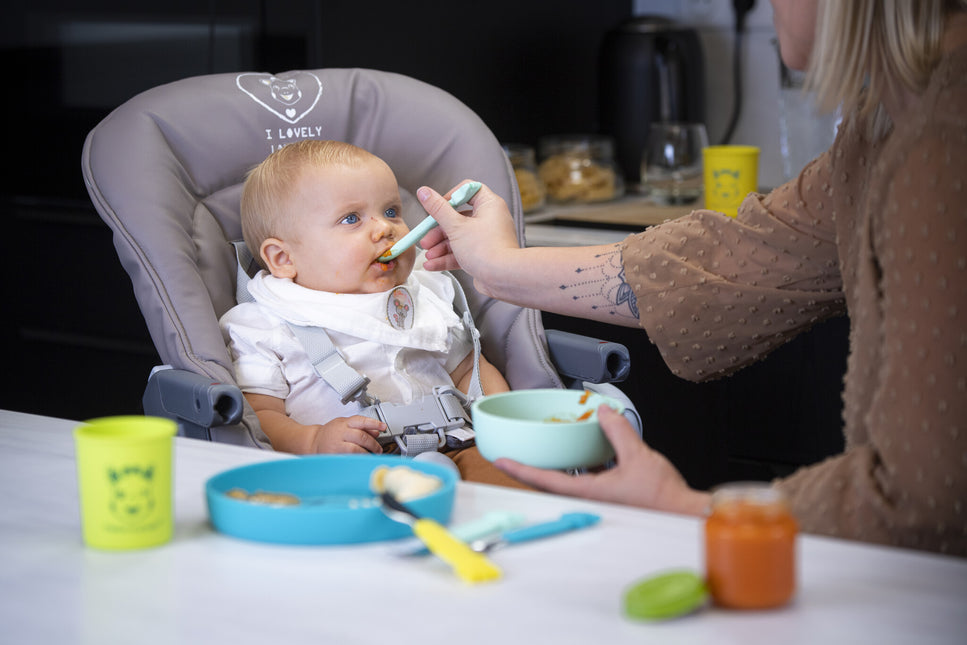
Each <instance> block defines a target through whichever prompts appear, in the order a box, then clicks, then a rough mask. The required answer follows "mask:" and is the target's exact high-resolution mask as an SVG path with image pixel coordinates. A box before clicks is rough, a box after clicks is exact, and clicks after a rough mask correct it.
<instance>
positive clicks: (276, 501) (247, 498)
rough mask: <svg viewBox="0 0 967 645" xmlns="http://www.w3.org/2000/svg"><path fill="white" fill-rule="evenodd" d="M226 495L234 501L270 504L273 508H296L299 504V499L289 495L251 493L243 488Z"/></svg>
mask: <svg viewBox="0 0 967 645" xmlns="http://www.w3.org/2000/svg"><path fill="white" fill-rule="evenodd" d="M225 495H226V496H227V497H231V498H232V499H238V500H241V501H243V502H252V503H253V504H270V505H272V506H296V505H298V504H299V498H298V497H296V496H295V495H290V494H289V493H269V492H266V491H263V490H257V491H255V492H254V493H249V492H248V491H245V490H242V489H241V488H233V489H231V490H229V491H226V493H225Z"/></svg>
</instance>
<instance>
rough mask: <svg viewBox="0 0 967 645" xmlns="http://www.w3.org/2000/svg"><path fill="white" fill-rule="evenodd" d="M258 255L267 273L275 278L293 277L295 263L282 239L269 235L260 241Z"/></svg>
mask: <svg viewBox="0 0 967 645" xmlns="http://www.w3.org/2000/svg"><path fill="white" fill-rule="evenodd" d="M259 255H260V256H261V258H262V261H263V262H264V263H265V266H266V267H268V269H269V273H271V274H272V275H273V276H275V277H276V278H290V279H291V278H295V264H294V263H293V262H292V256H290V255H289V251H288V246H287V245H286V243H285V242H283V241H282V240H280V239H278V238H275V237H269V238H266V239H265V241H264V242H262V246H261V247H260V248H259Z"/></svg>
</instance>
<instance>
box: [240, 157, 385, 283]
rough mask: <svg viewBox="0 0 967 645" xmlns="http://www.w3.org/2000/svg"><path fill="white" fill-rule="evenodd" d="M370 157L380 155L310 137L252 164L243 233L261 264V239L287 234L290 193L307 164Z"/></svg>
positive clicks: (325, 164) (356, 163)
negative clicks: (256, 163) (257, 163)
mask: <svg viewBox="0 0 967 645" xmlns="http://www.w3.org/2000/svg"><path fill="white" fill-rule="evenodd" d="M371 159H378V157H376V156H375V155H373V154H371V153H370V152H368V151H366V150H363V149H362V148H359V147H357V146H354V145H352V144H351V143H345V142H343V141H316V140H312V139H307V140H304V141H299V142H297V143H291V144H289V145H287V146H284V147H282V148H280V149H279V150H276V151H275V152H273V153H272V154H270V155H269V156H268V157H266V158H265V160H264V161H263V162H262V163H260V164H259V165H257V166H256V167H255V168H253V169H252V170H251V172H249V174H248V177H246V179H245V186H244V188H243V189H242V205H241V219H242V237H243V238H244V239H245V244H246V245H247V246H248V248H249V250H251V251H252V254H253V255H254V256H255V257H256V259H257V260H258V261H259V264H262V259H261V258H260V257H259V249H260V248H261V246H262V242H264V241H265V240H266V238H270V237H279V238H282V237H284V235H285V230H286V229H285V226H286V223H287V222H288V221H289V220H288V218H287V217H286V215H287V214H288V210H289V209H288V203H289V202H288V197H289V196H290V195H292V194H293V192H294V191H295V190H296V185H297V184H298V182H299V179H300V178H301V177H302V173H303V172H305V170H306V169H307V168H320V167H328V166H333V165H342V166H350V167H353V168H355V167H358V166H359V165H360V164H362V163H363V162H366V161H369V160H371Z"/></svg>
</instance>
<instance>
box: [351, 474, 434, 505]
mask: <svg viewBox="0 0 967 645" xmlns="http://www.w3.org/2000/svg"><path fill="white" fill-rule="evenodd" d="M442 486H443V480H441V479H440V478H439V477H436V476H435V475H430V474H427V473H423V472H420V471H418V470H414V469H413V468H410V467H409V466H394V467H392V468H388V467H386V466H380V467H379V468H377V469H376V470H374V471H373V474H372V475H371V476H370V479H369V487H370V489H371V490H372V491H373V492H375V493H377V494H379V493H383V492H384V491H385V492H387V493H389V494H390V495H392V496H393V497H395V498H396V499H397V500H398V501H400V502H406V501H409V500H413V499H419V498H420V497H426V496H427V495H429V494H430V493H433V492H435V491H437V490H438V489H439V488H440V487H442Z"/></svg>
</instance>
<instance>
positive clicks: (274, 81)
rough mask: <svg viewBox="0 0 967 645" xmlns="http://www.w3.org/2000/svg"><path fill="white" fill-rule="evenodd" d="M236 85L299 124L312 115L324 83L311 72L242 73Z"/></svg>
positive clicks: (263, 105) (291, 122) (282, 115)
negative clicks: (278, 74) (306, 116)
mask: <svg viewBox="0 0 967 645" xmlns="http://www.w3.org/2000/svg"><path fill="white" fill-rule="evenodd" d="M235 85H237V86H238V89H240V90H242V91H243V92H245V93H246V94H247V95H248V96H249V97H250V98H251V99H252V100H253V101H255V102H256V103H258V104H259V105H261V106H262V107H264V108H265V109H266V110H268V111H269V112H271V113H272V114H274V115H275V116H277V117H279V118H280V119H282V120H283V121H285V122H286V123H290V124H296V123H298V122H299V121H300V120H301V119H302V118H303V117H304V116H305V115H307V114H309V112H312V109H313V108H314V107H316V103H318V102H319V97H321V96H322V82H321V81H320V80H319V77H318V76H316V75H315V74H312V73H311V72H289V73H287V74H283V75H282V76H274V75H272V74H253V73H250V74H239V75H238V76H237V77H235Z"/></svg>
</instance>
